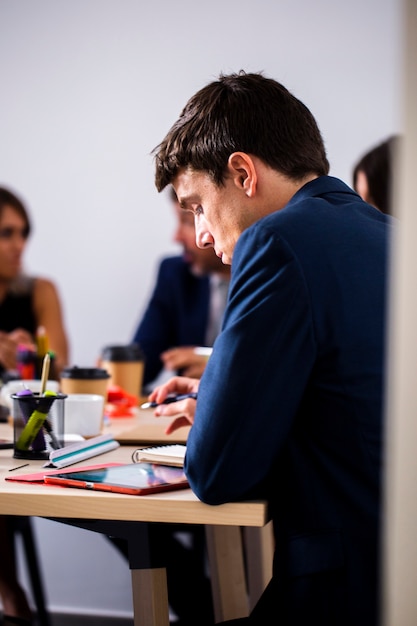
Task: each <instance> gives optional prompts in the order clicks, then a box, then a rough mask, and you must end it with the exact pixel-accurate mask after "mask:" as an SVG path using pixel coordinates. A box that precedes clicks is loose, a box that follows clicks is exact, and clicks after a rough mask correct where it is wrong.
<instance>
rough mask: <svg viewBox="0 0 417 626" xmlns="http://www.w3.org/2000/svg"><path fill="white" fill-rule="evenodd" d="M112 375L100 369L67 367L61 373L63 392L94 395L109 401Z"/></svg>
mask: <svg viewBox="0 0 417 626" xmlns="http://www.w3.org/2000/svg"><path fill="white" fill-rule="evenodd" d="M109 381H110V375H109V373H108V372H107V370H105V369H101V368H100V367H77V366H74V367H66V368H65V369H64V370H62V372H61V379H60V386H61V391H62V392H63V393H66V394H70V393H71V394H72V393H92V394H99V395H101V396H103V398H104V400H105V401H106V400H107V388H108V385H109Z"/></svg>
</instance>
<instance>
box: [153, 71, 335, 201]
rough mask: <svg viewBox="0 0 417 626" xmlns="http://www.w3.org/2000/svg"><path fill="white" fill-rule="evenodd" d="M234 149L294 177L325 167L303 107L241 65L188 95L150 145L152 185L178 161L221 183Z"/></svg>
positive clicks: (164, 181)
mask: <svg viewBox="0 0 417 626" xmlns="http://www.w3.org/2000/svg"><path fill="white" fill-rule="evenodd" d="M236 151H242V152H246V153H248V154H252V155H254V156H257V157H258V158H260V159H262V160H263V161H264V162H265V163H266V164H267V165H269V166H270V167H272V168H274V169H276V170H278V171H279V172H281V173H283V174H285V175H287V176H288V177H290V178H293V179H301V178H303V177H304V176H305V175H306V174H311V173H314V174H317V175H319V176H321V175H325V174H327V173H328V171H329V163H328V160H327V158H326V151H325V148H324V143H323V139H322V136H321V134H320V130H319V128H318V126H317V123H316V121H315V119H314V117H313V116H312V114H311V113H310V111H309V110H308V108H307V107H306V106H305V105H304V104H303V103H302V102H300V100H298V99H297V98H295V97H294V96H293V95H292V94H291V93H290V92H289V91H288V90H287V89H286V88H285V87H284V86H283V85H281V84H280V83H278V82H277V81H275V80H273V79H271V78H266V77H264V76H263V75H262V73H255V74H247V73H246V72H244V71H243V70H242V71H240V72H239V73H238V74H230V75H227V76H226V75H223V74H221V75H220V77H219V80H218V81H215V82H212V83H210V84H208V85H207V86H206V87H203V89H201V90H200V91H198V92H197V93H196V94H195V95H194V96H192V97H191V98H190V100H189V101H188V103H187V104H186V105H185V107H184V109H183V111H182V113H181V115H180V117H179V118H178V120H177V121H176V122H175V123H174V125H173V126H172V127H171V129H170V130H169V132H168V134H167V135H166V137H165V139H164V140H163V141H162V142H161V143H160V144H159V146H157V147H156V148H155V149H154V150H153V154H154V156H155V168H156V171H155V184H156V187H157V189H158V191H162V189H164V188H165V187H166V186H167V185H168V184H169V183H171V182H172V180H173V179H174V178H175V176H176V174H177V173H178V170H179V168H182V167H191V168H192V169H193V170H196V171H204V172H207V173H208V174H209V176H210V177H211V179H212V180H213V182H214V183H216V184H217V185H221V184H222V183H223V181H224V176H225V171H226V166H227V162H228V158H229V156H230V155H231V154H232V153H233V152H236Z"/></svg>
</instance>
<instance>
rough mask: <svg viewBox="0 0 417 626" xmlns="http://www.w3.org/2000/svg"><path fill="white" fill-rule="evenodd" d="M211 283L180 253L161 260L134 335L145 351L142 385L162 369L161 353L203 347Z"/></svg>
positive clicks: (134, 340) (135, 340)
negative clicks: (150, 294) (192, 267)
mask: <svg viewBox="0 0 417 626" xmlns="http://www.w3.org/2000/svg"><path fill="white" fill-rule="evenodd" d="M209 301H210V283H209V278H208V277H207V276H203V277H197V276H194V275H193V274H192V273H191V271H190V266H189V264H188V263H186V262H185V261H184V259H183V258H182V257H180V256H177V257H169V258H166V259H163V260H162V262H161V264H160V266H159V270H158V277H157V281H156V285H155V288H154V291H153V293H152V296H151V299H150V301H149V304H148V306H147V308H146V311H145V314H144V316H143V318H142V320H141V322H140V324H139V326H138V328H137V330H136V332H135V334H134V337H133V342H134V343H138V344H139V345H140V346H141V348H142V350H143V352H144V354H145V373H144V384H145V385H146V384H147V383H149V382H151V381H153V380H154V379H155V378H156V377H157V376H158V374H159V373H160V371H161V370H162V367H163V363H162V361H161V359H160V356H159V355H160V354H161V352H163V351H164V350H168V348H174V347H176V346H204V345H206V344H205V335H206V328H207V324H208V315H209Z"/></svg>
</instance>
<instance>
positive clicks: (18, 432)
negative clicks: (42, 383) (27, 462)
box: [11, 392, 67, 460]
mask: <svg viewBox="0 0 417 626" xmlns="http://www.w3.org/2000/svg"><path fill="white" fill-rule="evenodd" d="M47 393H48V392H47ZM11 397H12V402H13V404H12V417H13V456H14V457H15V458H16V459H33V460H34V459H45V460H46V459H48V458H49V453H50V452H51V450H54V449H57V448H62V447H63V446H64V432H65V424H64V418H65V410H64V409H65V402H64V401H65V398H66V397H67V396H66V395H65V394H63V393H57V394H54V393H51V395H42V396H41V395H40V394H39V393H31V392H29V393H28V394H27V395H22V394H21V393H19V394H12V396H11Z"/></svg>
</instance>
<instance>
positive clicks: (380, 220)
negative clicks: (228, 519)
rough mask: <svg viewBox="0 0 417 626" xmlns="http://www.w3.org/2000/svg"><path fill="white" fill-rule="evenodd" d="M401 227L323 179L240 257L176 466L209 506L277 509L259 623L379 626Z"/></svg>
mask: <svg viewBox="0 0 417 626" xmlns="http://www.w3.org/2000/svg"><path fill="white" fill-rule="evenodd" d="M394 224H395V220H393V219H392V218H389V217H387V216H386V215H384V214H382V213H381V212H379V211H378V210H377V209H375V208H373V207H371V206H370V205H368V204H366V203H365V202H363V201H362V200H361V199H360V197H359V196H358V195H357V194H356V193H355V192H354V191H352V190H351V189H350V188H349V187H348V186H346V185H345V184H344V183H343V182H342V181H339V180H337V179H335V178H332V177H328V176H324V177H320V178H318V179H316V180H314V181H311V182H310V183H308V184H306V185H305V186H304V187H303V188H301V189H300V190H299V191H298V192H297V193H296V194H295V195H294V197H293V198H292V199H291V201H290V202H289V203H288V205H287V206H286V207H285V208H283V209H282V210H280V211H277V212H276V213H273V214H271V215H269V216H267V217H265V218H263V219H261V220H259V221H258V222H257V223H255V224H253V225H252V226H251V227H250V228H248V229H247V230H246V231H245V232H244V233H243V234H242V235H241V237H240V238H239V240H238V242H237V245H236V247H235V251H234V256H233V263H232V281H231V284H230V289H229V303H228V307H227V309H226V312H225V317H224V321H223V330H222V332H221V334H220V335H219V336H218V338H217V340H216V342H215V344H214V351H213V354H212V356H211V357H210V359H209V361H208V365H207V367H206V370H205V372H204V374H203V377H202V379H201V383H200V388H199V395H198V401H197V409H196V414H195V422H194V425H193V427H192V428H191V431H190V434H189V438H188V442H187V455H186V463H185V467H186V473H187V476H188V479H189V481H190V484H191V487H192V489H193V490H194V491H195V493H196V494H197V496H198V497H199V498H201V499H202V500H203V501H205V502H208V503H210V504H220V503H223V502H227V501H230V500H239V499H242V498H254V497H255V498H256V497H259V496H266V497H267V498H268V500H269V501H270V503H271V511H272V514H273V521H274V528H275V539H276V557H275V564H274V577H273V580H272V582H271V585H270V587H269V589H268V590H267V591H266V592H265V593H264V595H263V596H262V598H261V600H260V602H259V605H258V607H257V609H256V610H255V611H254V613H253V619H254V620H255V618H257V619H258V621H254V623H256V624H262V626H265V625H267V624H271V625H272V624H274V625H275V624H283V625H284V626H287V624H291V626H293V625H297V626H298V625H303V626H304V625H305V624H309V626H312V625H316V624H320V626H324V625H326V626H327V625H328V624H329V625H332V626H342V625H345V624H346V625H348V626H374V625H375V624H376V623H377V616H376V615H377V608H376V607H377V587H378V558H377V553H378V539H379V517H380V504H381V493H380V482H381V464H382V453H381V451H382V444H381V440H382V403H383V369H384V335H385V330H386V329H385V311H386V297H387V294H386V277H387V257H388V241H389V234H390V231H391V230H392V228H393V226H394Z"/></svg>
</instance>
